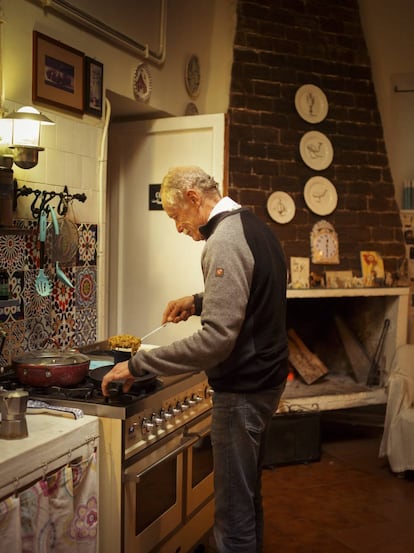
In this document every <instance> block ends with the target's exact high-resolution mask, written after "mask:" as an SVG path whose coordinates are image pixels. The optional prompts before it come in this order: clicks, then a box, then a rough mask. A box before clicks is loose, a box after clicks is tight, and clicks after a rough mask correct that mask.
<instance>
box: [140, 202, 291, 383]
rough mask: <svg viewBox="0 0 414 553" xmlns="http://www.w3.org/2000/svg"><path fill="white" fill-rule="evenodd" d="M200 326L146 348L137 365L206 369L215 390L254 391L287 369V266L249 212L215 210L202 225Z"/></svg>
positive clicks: (174, 370) (160, 370)
mask: <svg viewBox="0 0 414 553" xmlns="http://www.w3.org/2000/svg"><path fill="white" fill-rule="evenodd" d="M200 230H201V232H202V234H203V236H204V238H205V239H206V243H205V246H204V250H203V253H202V259H201V262H202V270H203V276H204V284H205V288H204V293H201V294H196V295H195V300H196V301H195V304H196V314H197V315H200V316H201V329H200V330H198V331H196V332H195V333H194V334H192V335H191V336H188V337H186V338H183V339H181V340H178V341H176V342H173V343H172V344H170V345H168V346H161V347H159V348H156V349H153V350H150V351H147V352H145V351H138V352H137V353H136V355H135V356H134V358H133V359H132V360H131V364H132V367H133V369H134V370H139V369H144V370H147V371H150V372H152V373H155V374H166V375H168V374H178V373H182V372H186V371H190V372H199V371H205V372H206V374H207V376H208V379H209V383H210V385H211V386H212V387H213V389H214V390H215V391H217V392H219V391H230V392H254V391H259V390H263V389H267V388H270V387H274V386H276V385H277V384H279V383H280V382H282V380H283V379H284V378H286V375H287V357H288V347H287V337H286V264H285V258H284V255H283V251H282V249H281V246H280V244H279V241H278V240H277V238H276V236H275V235H274V234H273V232H272V230H271V229H270V228H269V227H268V226H267V225H266V224H265V223H264V222H263V221H261V220H260V219H259V218H258V217H256V216H255V215H254V214H253V213H251V212H250V211H249V210H247V209H244V208H241V209H238V210H235V211H228V212H225V213H219V214H218V215H216V216H214V217H213V218H212V219H210V220H209V221H208V223H207V224H206V225H205V226H204V227H202V228H201V229H200Z"/></svg>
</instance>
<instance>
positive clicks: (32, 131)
mask: <svg viewBox="0 0 414 553" xmlns="http://www.w3.org/2000/svg"><path fill="white" fill-rule="evenodd" d="M7 121H11V123H12V136H11V141H10V142H9V144H10V148H12V149H13V150H14V155H13V158H14V163H15V164H16V165H17V166H18V167H21V168H22V169H31V168H32V167H34V166H35V165H37V161H38V152H39V151H41V150H44V148H42V147H41V146H40V145H39V139H40V125H54V124H55V123H54V122H53V121H52V120H51V119H49V118H48V117H46V115H43V114H42V113H40V112H39V111H38V110H37V109H36V108H34V107H32V106H24V107H22V108H20V109H18V110H17V111H13V112H12V113H9V114H8V115H6V116H5V117H4V118H3V120H2V123H3V124H5V123H6V122H7ZM0 141H1V127H0Z"/></svg>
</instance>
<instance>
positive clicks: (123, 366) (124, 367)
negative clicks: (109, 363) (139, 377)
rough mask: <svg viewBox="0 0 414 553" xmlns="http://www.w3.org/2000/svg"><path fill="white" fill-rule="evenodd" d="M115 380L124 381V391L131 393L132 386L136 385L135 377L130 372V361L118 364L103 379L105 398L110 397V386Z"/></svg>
mask: <svg viewBox="0 0 414 553" xmlns="http://www.w3.org/2000/svg"><path fill="white" fill-rule="evenodd" d="M114 380H124V383H123V385H122V391H123V392H124V394H125V393H127V392H129V390H130V389H131V386H132V384H133V383H134V380H135V377H134V376H132V374H131V373H130V372H129V370H128V361H122V363H117V364H116V365H115V366H114V367H113V368H112V369H111V370H110V371H109V373H106V375H105V376H104V377H103V379H102V385H101V388H102V393H103V395H104V396H109V391H108V385H109V383H110V382H113V381H114Z"/></svg>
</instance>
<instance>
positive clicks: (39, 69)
mask: <svg viewBox="0 0 414 553" xmlns="http://www.w3.org/2000/svg"><path fill="white" fill-rule="evenodd" d="M83 62H84V55H83V53H82V52H79V50H75V49H74V48H71V47H70V46H67V45H66V44H62V43H61V42H58V41H57V40H55V39H53V38H50V37H48V36H46V35H43V34H41V33H39V32H37V31H33V78H32V84H33V102H35V103H36V102H39V103H44V104H51V105H53V106H57V107H60V108H63V109H67V110H70V111H75V112H77V113H83V91H84V84H83V83H84V70H83Z"/></svg>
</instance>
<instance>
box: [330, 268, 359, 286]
mask: <svg viewBox="0 0 414 553" xmlns="http://www.w3.org/2000/svg"><path fill="white" fill-rule="evenodd" d="M325 279H326V287H327V288H352V280H353V274H352V271H325Z"/></svg>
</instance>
